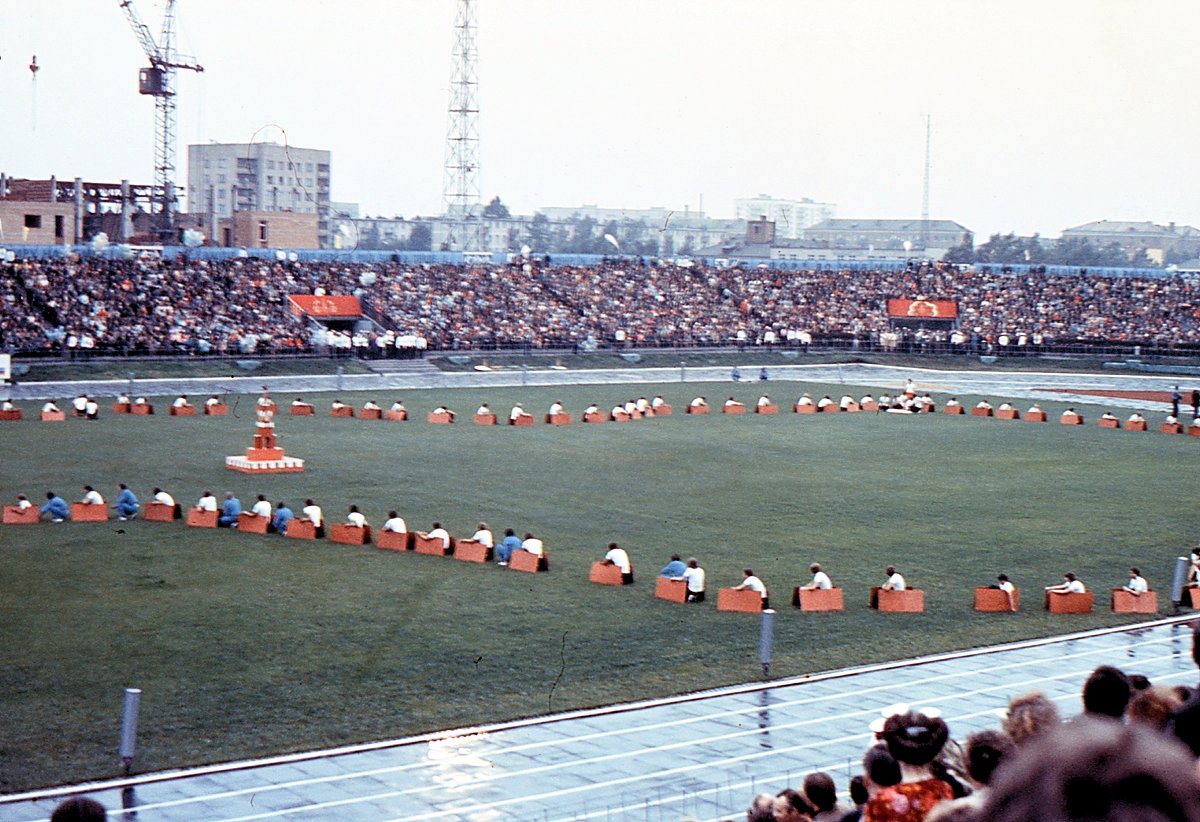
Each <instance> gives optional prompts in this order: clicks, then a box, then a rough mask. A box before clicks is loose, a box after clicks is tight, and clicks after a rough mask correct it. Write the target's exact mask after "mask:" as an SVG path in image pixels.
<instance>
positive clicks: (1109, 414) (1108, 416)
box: [1100, 411, 1117, 420]
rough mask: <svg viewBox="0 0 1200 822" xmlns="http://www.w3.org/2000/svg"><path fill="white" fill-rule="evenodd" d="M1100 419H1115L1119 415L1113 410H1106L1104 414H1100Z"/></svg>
mask: <svg viewBox="0 0 1200 822" xmlns="http://www.w3.org/2000/svg"><path fill="white" fill-rule="evenodd" d="M1100 419H1102V420H1115V419H1117V415H1116V414H1114V413H1113V412H1111V411H1105V412H1104V413H1103V414H1101V415H1100Z"/></svg>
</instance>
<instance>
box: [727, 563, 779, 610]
mask: <svg viewBox="0 0 1200 822" xmlns="http://www.w3.org/2000/svg"><path fill="white" fill-rule="evenodd" d="M742 576H744V577H745V579H743V580H742V582H741V584H740V585H735V586H733V590H735V591H758V595H759V596H760V597H762V607H763V610H764V611H765V610H767V609H768V608H770V607H771V600H770V598H769V597H768V596H767V586H766V585H765V584H763V581H762V580H761V579H759V578H758V577H756V576H754V571H753V570H751V569H750V568H743V569H742Z"/></svg>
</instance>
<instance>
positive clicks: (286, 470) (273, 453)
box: [225, 394, 304, 519]
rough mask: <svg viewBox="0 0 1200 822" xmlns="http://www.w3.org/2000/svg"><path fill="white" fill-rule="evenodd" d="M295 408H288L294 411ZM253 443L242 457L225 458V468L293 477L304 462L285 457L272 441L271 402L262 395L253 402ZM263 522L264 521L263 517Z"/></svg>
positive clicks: (272, 405) (273, 424) (302, 467)
mask: <svg viewBox="0 0 1200 822" xmlns="http://www.w3.org/2000/svg"><path fill="white" fill-rule="evenodd" d="M296 407H297V406H292V408H293V409H294V408H296ZM254 411H255V415H256V417H257V419H256V420H255V423H254V442H253V445H252V446H251V447H250V448H247V449H246V455H245V456H244V457H243V456H239V455H236V454H235V455H234V456H230V457H226V458H225V467H226V468H228V469H230V470H231V471H240V472H242V473H243V474H295V473H299V472H300V471H303V470H304V460H302V459H298V458H297V457H289V456H287V455H286V454H285V453H284V451H283V449H282V448H280V447H279V445H278V444H277V443H276V441H275V403H273V402H271V400H270V398H269V397H268V396H267V395H266V394H263V395H262V396H261V397H259V399H258V401H257V402H256V403H255V406H254ZM264 519H265V518H264Z"/></svg>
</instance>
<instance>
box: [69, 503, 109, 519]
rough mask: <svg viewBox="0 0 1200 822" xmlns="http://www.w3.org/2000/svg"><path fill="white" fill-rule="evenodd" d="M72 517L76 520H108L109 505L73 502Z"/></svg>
mask: <svg viewBox="0 0 1200 822" xmlns="http://www.w3.org/2000/svg"><path fill="white" fill-rule="evenodd" d="M71 519H72V521H74V522H107V521H108V506H107V505H91V504H89V503H86V502H73V503H71Z"/></svg>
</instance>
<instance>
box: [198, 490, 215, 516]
mask: <svg viewBox="0 0 1200 822" xmlns="http://www.w3.org/2000/svg"><path fill="white" fill-rule="evenodd" d="M196 507H197V508H199V509H200V510H201V511H216V510H217V498H216V496H214V495H213V492H212V491H209V490H207V489H206V490H205V491H204V496H202V497H200V499H199V500H198V501H197V502H196Z"/></svg>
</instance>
